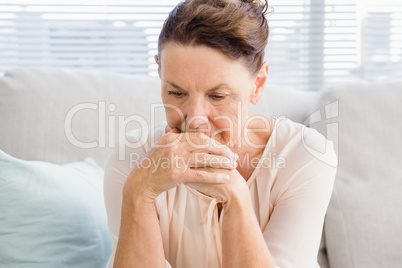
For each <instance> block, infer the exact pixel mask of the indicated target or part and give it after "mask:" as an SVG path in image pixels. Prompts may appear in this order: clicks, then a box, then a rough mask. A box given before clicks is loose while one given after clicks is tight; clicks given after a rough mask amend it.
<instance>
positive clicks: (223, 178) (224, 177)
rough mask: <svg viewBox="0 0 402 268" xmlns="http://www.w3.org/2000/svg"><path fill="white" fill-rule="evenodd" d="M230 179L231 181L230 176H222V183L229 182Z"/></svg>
mask: <svg viewBox="0 0 402 268" xmlns="http://www.w3.org/2000/svg"><path fill="white" fill-rule="evenodd" d="M229 179H230V176H229V174H223V175H222V181H223V182H227V181H229Z"/></svg>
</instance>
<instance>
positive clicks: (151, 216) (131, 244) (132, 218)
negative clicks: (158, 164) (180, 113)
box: [114, 200, 166, 268]
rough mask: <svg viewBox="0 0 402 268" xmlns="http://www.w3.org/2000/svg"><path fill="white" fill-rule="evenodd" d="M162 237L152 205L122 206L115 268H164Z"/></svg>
mask: <svg viewBox="0 0 402 268" xmlns="http://www.w3.org/2000/svg"><path fill="white" fill-rule="evenodd" d="M165 266H166V264H165V256H164V251H163V244H162V237H161V233H160V228H159V221H158V217H157V214H156V210H155V206H154V204H152V203H147V202H142V201H141V200H136V202H134V203H132V202H126V203H124V202H123V206H122V219H121V225H120V235H119V242H118V244H117V249H116V256H115V262H114V267H119V268H120V267H165Z"/></svg>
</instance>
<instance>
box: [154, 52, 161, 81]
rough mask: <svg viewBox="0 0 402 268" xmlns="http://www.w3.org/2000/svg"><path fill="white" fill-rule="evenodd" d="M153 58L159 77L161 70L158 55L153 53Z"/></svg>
mask: <svg viewBox="0 0 402 268" xmlns="http://www.w3.org/2000/svg"><path fill="white" fill-rule="evenodd" d="M154 59H155V62H156V64H158V74H159V78H160V77H161V70H160V64H159V58H158V55H154Z"/></svg>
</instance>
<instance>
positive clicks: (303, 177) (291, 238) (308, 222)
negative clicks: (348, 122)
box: [263, 141, 337, 268]
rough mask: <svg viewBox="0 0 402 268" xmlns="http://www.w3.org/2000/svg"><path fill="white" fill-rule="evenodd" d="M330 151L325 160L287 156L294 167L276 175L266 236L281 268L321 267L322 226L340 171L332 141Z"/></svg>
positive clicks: (264, 232) (306, 155) (305, 155)
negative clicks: (319, 260)
mask: <svg viewBox="0 0 402 268" xmlns="http://www.w3.org/2000/svg"><path fill="white" fill-rule="evenodd" d="M327 148H329V150H328V151H327V152H326V156H325V158H322V157H320V156H312V155H311V154H310V155H309V154H307V153H301V154H298V153H296V154H295V156H290V155H289V156H287V159H288V160H289V162H290V163H288V164H289V165H288V167H291V168H288V169H286V170H285V171H282V172H278V174H277V176H278V177H277V178H276V182H275V184H276V185H275V186H274V188H273V194H274V195H275V196H276V198H275V201H274V203H273V210H272V214H271V216H270V219H269V221H268V224H267V226H266V228H265V230H263V235H264V239H265V241H266V243H267V246H268V248H269V250H270V252H271V254H272V256H273V258H274V260H275V262H276V264H277V265H278V266H279V267H281V268H292V267H297V268H304V267H305V268H311V267H317V265H318V264H317V254H318V249H319V245H320V241H321V234H322V227H323V223H324V217H325V213H326V210H327V207H328V204H329V200H330V197H331V194H332V189H333V184H334V180H335V175H336V170H337V168H336V166H337V162H336V154H335V152H334V150H333V142H332V141H327ZM300 158H302V159H300ZM328 159H329V160H330V161H329V162H330V163H329V162H328ZM294 163H302V164H299V165H295V164H294ZM334 164H335V165H334Z"/></svg>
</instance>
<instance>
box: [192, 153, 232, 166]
mask: <svg viewBox="0 0 402 268" xmlns="http://www.w3.org/2000/svg"><path fill="white" fill-rule="evenodd" d="M190 159H192V160H193V161H190V162H189V167H212V168H224V169H234V168H236V167H237V162H236V161H234V160H233V159H230V158H227V157H226V156H220V155H213V154H208V153H201V152H196V153H194V154H193V156H191V158H190Z"/></svg>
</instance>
